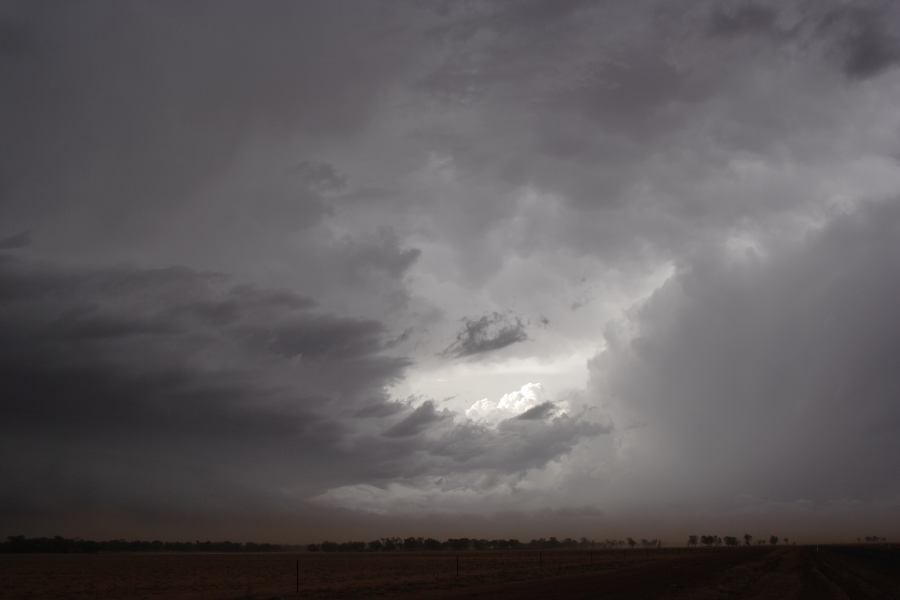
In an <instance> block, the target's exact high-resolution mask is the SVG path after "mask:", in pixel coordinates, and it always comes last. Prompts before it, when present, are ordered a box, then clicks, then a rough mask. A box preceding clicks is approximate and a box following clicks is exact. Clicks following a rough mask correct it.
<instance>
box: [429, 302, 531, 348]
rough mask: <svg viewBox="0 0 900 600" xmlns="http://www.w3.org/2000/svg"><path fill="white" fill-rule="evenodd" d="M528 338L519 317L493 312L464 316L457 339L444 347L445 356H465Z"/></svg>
mask: <svg viewBox="0 0 900 600" xmlns="http://www.w3.org/2000/svg"><path fill="white" fill-rule="evenodd" d="M527 339H528V333H527V332H526V331H525V324H524V323H523V322H522V319H521V318H519V317H513V316H511V315H509V314H503V313H499V312H493V313H490V314H487V315H484V316H481V317H478V318H477V319H476V318H469V317H464V318H463V326H462V329H461V330H460V331H459V333H457V334H456V341H454V342H453V343H452V344H450V345H449V346H447V348H445V349H444V351H443V353H442V354H443V355H444V356H453V357H456V358H463V357H466V356H473V355H477V354H484V353H486V352H492V351H494V350H500V349H501V348H506V347H507V346H510V345H512V344H516V343H518V342H524V341H525V340H527Z"/></svg>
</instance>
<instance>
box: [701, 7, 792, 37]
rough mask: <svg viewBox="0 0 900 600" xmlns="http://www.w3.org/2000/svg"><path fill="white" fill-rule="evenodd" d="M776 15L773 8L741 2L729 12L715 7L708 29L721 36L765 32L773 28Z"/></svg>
mask: <svg viewBox="0 0 900 600" xmlns="http://www.w3.org/2000/svg"><path fill="white" fill-rule="evenodd" d="M776 16H777V13H776V11H775V10H774V9H772V8H770V7H768V6H760V5H757V4H743V5H741V6H739V7H737V8H736V9H734V10H732V11H730V12H726V11H725V10H722V9H717V10H715V11H714V12H713V14H712V18H711V20H710V24H709V31H710V33H711V34H712V35H721V36H734V35H743V34H756V33H765V32H769V31H771V30H772V29H773V28H774V26H775V18H776Z"/></svg>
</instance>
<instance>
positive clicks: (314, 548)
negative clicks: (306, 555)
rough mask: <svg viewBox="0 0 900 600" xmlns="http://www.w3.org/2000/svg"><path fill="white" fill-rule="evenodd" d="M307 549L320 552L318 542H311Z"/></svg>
mask: <svg viewBox="0 0 900 600" xmlns="http://www.w3.org/2000/svg"><path fill="white" fill-rule="evenodd" d="M306 549H307V550H309V551H310V552H318V551H319V545H318V544H310V545H309V546H307V547H306Z"/></svg>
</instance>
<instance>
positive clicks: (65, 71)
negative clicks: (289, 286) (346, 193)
mask: <svg viewBox="0 0 900 600" xmlns="http://www.w3.org/2000/svg"><path fill="white" fill-rule="evenodd" d="M345 8H346V7H345V6H344V7H342V6H339V5H338V4H335V3H333V2H304V3H302V4H296V3H290V2H272V3H268V4H267V5H266V6H265V7H259V6H252V7H251V6H250V5H247V4H245V3H243V2H215V3H208V2H200V3H191V4H170V3H163V4H158V3H137V2H109V1H103V0H100V1H87V2H79V3H77V4H73V3H70V2H49V3H41V4H39V5H36V4H33V3H29V2H13V3H7V4H5V5H4V7H3V12H2V13H0V18H2V27H0V44H2V45H0V48H2V52H3V54H2V58H0V60H2V63H0V64H2V69H0V78H2V80H0V81H2V84H0V85H2V87H3V89H4V94H3V98H2V99H0V126H2V129H3V131H4V145H3V155H2V160H0V165H2V166H0V185H2V188H0V189H2V191H3V204H4V211H5V214H6V216H7V218H8V219H12V218H14V219H15V220H16V221H18V222H22V223H37V222H38V221H43V225H44V226H45V227H49V226H51V225H53V226H54V227H56V228H58V229H59V234H60V235H63V236H64V237H62V238H61V239H60V241H59V242H58V243H63V242H68V243H70V244H76V243H77V244H79V245H83V244H85V243H86V240H84V239H82V238H81V237H79V236H80V235H83V233H84V231H85V230H87V229H89V228H90V227H91V226H92V224H93V223H92V221H91V220H90V217H89V216H88V215H89V214H90V211H87V210H85V209H86V208H87V207H92V208H93V209H94V210H100V211H103V212H104V213H105V214H106V220H107V222H114V223H116V225H117V226H118V227H117V229H116V230H115V231H107V232H106V236H105V237H104V238H101V239H97V240H94V241H93V243H94V244H107V243H111V240H110V239H109V238H111V237H115V238H116V242H117V243H124V242H125V241H127V240H128V239H129V236H135V235H138V236H146V235H149V234H150V233H151V232H153V231H155V230H156V228H157V227H159V226H160V224H162V223H165V219H166V218H167V217H168V216H170V215H171V213H172V212H173V211H178V210H179V209H180V208H181V207H182V206H183V203H184V202H186V201H187V200H189V199H190V198H191V196H192V195H193V194H195V193H196V192H197V191H198V190H199V189H201V188H202V187H203V186H205V185H207V184H208V183H209V182H210V181H211V180H214V179H215V178H216V177H217V176H221V175H222V173H224V172H227V170H228V169H229V168H230V167H231V166H232V165H233V161H234V159H235V158H236V157H237V156H239V155H240V154H241V153H242V152H243V151H244V149H245V148H247V147H248V146H250V145H252V144H254V143H257V142H258V141H259V140H260V139H269V140H273V141H274V140H283V139H287V138H289V137H290V136H293V135H295V134H296V133H298V132H303V133H304V134H305V135H307V136H310V137H311V138H313V137H320V136H341V135H345V134H350V133H352V132H356V131H358V130H359V129H360V128H361V127H363V126H364V125H365V123H366V122H367V120H368V118H369V117H370V115H371V114H372V111H373V110H374V108H375V107H376V106H377V95H378V93H379V91H380V90H381V89H383V87H384V86H386V85H388V84H389V82H390V81H391V80H392V78H393V77H394V75H395V74H396V73H397V72H398V71H399V70H402V68H403V65H404V64H405V61H404V56H407V55H406V54H405V53H403V52H402V48H403V46H404V44H405V43H406V42H405V41H403V40H405V37H404V35H403V33H402V32H400V33H399V34H396V32H395V35H387V33H388V32H389V31H391V30H392V29H394V27H393V25H392V20H393V16H392V15H394V11H393V10H392V9H391V7H389V6H385V5H379V6H376V4H375V3H367V4H366V5H365V6H354V7H353V9H352V10H345ZM376 15H377V17H378V18H374V17H375V16H376ZM358 47H366V48H367V51H366V52H359V51H357V50H355V49H354V48H358ZM282 158H284V157H282ZM300 170H301V171H302V172H301V173H300V174H301V175H304V176H307V177H310V176H311V177H313V178H315V179H316V180H317V185H319V186H322V185H324V186H326V187H330V188H333V186H335V185H338V184H339V183H340V179H339V178H338V177H337V176H336V175H335V174H334V173H333V172H330V171H328V170H327V168H325V169H323V168H322V167H321V166H316V164H315V163H311V164H310V163H304V164H303V165H301V168H300ZM48 174H52V176H50V177H48ZM72 203H78V204H79V205H80V206H81V207H82V210H81V211H79V214H75V213H74V212H73V211H65V213H66V215H65V216H66V219H65V220H64V221H63V220H62V219H51V218H49V216H48V215H47V214H46V213H47V211H54V210H58V208H59V207H62V206H71V205H72ZM137 203H147V205H148V206H153V210H144V211H135V210H132V209H131V207H132V206H134V205H135V204H137ZM81 215H84V216H81ZM285 216H286V215H283V214H282V215H281V217H282V218H284V217H285ZM60 217H62V215H60Z"/></svg>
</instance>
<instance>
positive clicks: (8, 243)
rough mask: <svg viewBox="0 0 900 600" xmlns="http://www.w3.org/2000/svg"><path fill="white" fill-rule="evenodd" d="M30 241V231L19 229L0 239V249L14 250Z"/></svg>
mask: <svg viewBox="0 0 900 600" xmlns="http://www.w3.org/2000/svg"><path fill="white" fill-rule="evenodd" d="M30 243H31V232H28V231H21V232H19V233H15V234H13V235H11V236H9V237H5V238H2V239H0V250H15V249H16V248H24V247H25V246H27V245H29V244H30Z"/></svg>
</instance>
